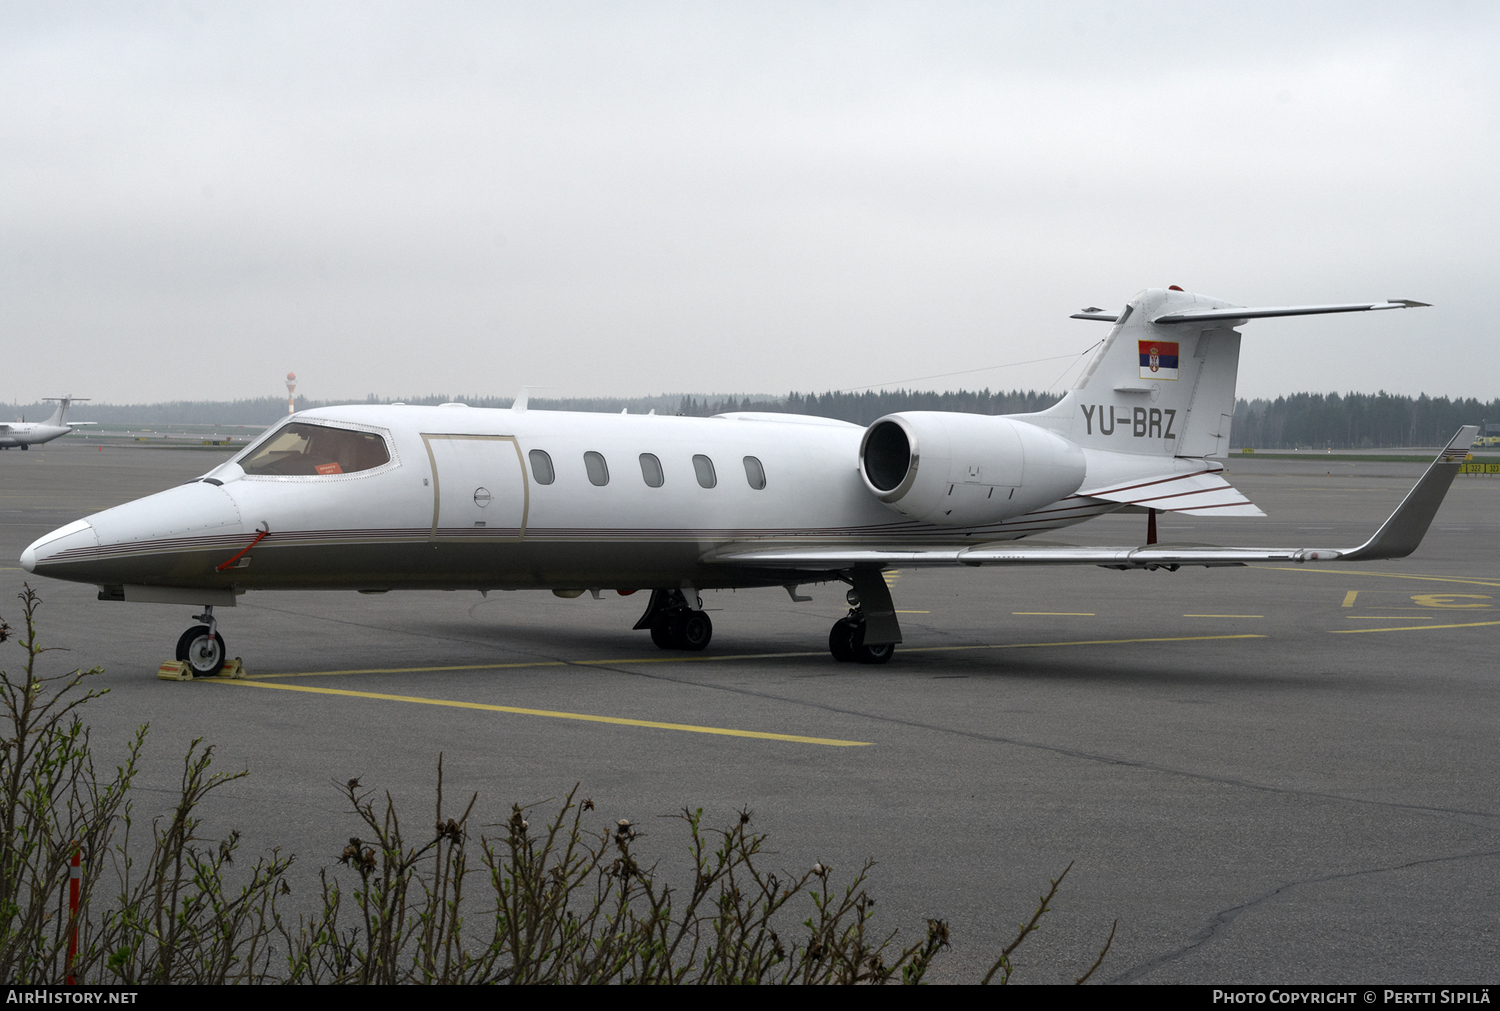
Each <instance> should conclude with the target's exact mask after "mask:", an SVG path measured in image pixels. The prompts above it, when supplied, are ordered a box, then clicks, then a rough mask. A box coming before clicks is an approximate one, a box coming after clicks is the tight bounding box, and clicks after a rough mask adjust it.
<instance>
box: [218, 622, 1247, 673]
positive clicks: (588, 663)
mask: <svg viewBox="0 0 1500 1011" xmlns="http://www.w3.org/2000/svg"><path fill="white" fill-rule="evenodd" d="M1264 638H1266V636H1264V635H1252V634H1248V633H1246V634H1240V635H1178V636H1163V637H1159V638H1149V639H1144V638H1143V639H1077V640H1072V641H1068V642H1003V643H985V644H982V645H972V646H914V647H912V648H910V649H903V650H901V652H902V653H903V654H906V653H951V652H955V651H964V650H980V649H1042V648H1045V647H1048V646H1124V645H1129V644H1131V643H1145V642H1203V641H1204V640H1208V639H1264ZM827 655H828V653H827V651H826V650H805V651H801V652H796V653H732V654H726V655H723V656H680V655H679V656H661V657H657V656H648V657H631V658H628V659H623V660H523V661H521V662H519V663H469V664H456V665H453V666H447V667H361V668H356V669H350V670H310V671H298V672H295V673H291V674H253V675H250V676H249V677H246V678H243V679H236V680H243V681H270V680H273V679H275V680H280V679H281V678H308V677H331V676H337V675H343V674H431V673H440V672H443V671H462V670H515V669H517V668H528V667H617V666H624V665H626V664H644V663H715V662H722V661H726V660H779V659H783V658H786V657H803V656H827Z"/></svg>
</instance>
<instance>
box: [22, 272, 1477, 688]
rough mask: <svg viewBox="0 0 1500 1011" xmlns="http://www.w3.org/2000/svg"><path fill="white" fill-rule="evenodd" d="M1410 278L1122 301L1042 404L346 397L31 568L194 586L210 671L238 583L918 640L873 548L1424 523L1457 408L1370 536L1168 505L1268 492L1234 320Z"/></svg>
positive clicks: (1125, 556)
mask: <svg viewBox="0 0 1500 1011" xmlns="http://www.w3.org/2000/svg"><path fill="white" fill-rule="evenodd" d="M1421 304H1423V303H1419V302H1401V301H1392V302H1376V303H1368V302H1366V303H1359V304H1353V305H1322V306H1295V307H1283V308H1271V309H1246V308H1241V307H1235V306H1231V305H1229V304H1228V303H1226V302H1222V301H1219V300H1216V299H1211V298H1205V297H1203V296H1201V295H1193V294H1189V293H1187V292H1184V291H1182V290H1181V289H1178V288H1175V287H1174V288H1169V289H1153V290H1149V291H1144V292H1142V293H1140V294H1139V295H1137V296H1136V297H1135V298H1133V299H1131V300H1130V302H1129V304H1127V305H1126V307H1125V308H1124V310H1123V311H1121V312H1120V313H1119V314H1118V316H1116V315H1113V314H1108V313H1104V312H1101V311H1100V310H1097V309H1089V310H1085V311H1084V312H1082V313H1079V314H1078V317H1079V318H1083V319H1099V320H1107V321H1109V322H1112V323H1113V324H1114V326H1113V327H1112V328H1111V330H1110V332H1109V336H1108V338H1107V339H1106V340H1105V341H1104V342H1103V345H1102V346H1101V347H1100V348H1099V350H1098V351H1097V352H1096V353H1095V355H1094V356H1093V358H1092V360H1091V361H1090V363H1089V365H1088V367H1087V369H1086V370H1085V371H1084V373H1083V375H1082V377H1081V378H1080V379H1079V380H1078V382H1077V383H1076V384H1075V385H1074V387H1073V389H1072V390H1071V391H1069V392H1068V394H1067V395H1066V396H1065V397H1063V399H1062V400H1061V401H1060V402H1059V403H1058V404H1056V405H1055V406H1053V407H1051V408H1049V409H1047V410H1045V411H1041V412H1039V413H1036V414H1020V415H1009V416H985V415H973V414H945V413H936V412H927V411H911V412H902V413H899V414H892V415H888V416H886V417H884V418H881V419H879V420H878V421H876V422H875V423H874V424H872V425H870V426H869V427H868V428H860V427H858V426H856V425H850V424H846V423H844V422H839V421H831V420H828V419H825V418H813V417H805V416H799V415H788V414H749V413H744V414H724V415H720V416H718V417H714V418H680V417H657V416H653V415H625V416H621V415H607V414H575V413H558V412H550V411H528V410H526V400H525V396H524V394H523V396H522V397H521V398H520V399H519V400H518V401H517V402H516V404H515V405H514V406H513V407H511V408H510V409H508V410H478V409H470V408H467V407H466V406H465V405H463V404H445V405H443V406H441V407H408V406H403V405H398V404H392V405H388V406H355V407H338V408H320V409H318V410H312V411H304V412H302V413H300V414H297V415H294V416H292V417H290V418H288V419H287V420H286V421H285V422H284V423H283V424H282V425H280V426H279V427H277V428H275V429H273V430H271V431H269V432H268V433H267V434H266V435H265V436H264V437H263V438H261V439H260V440H259V441H257V442H255V443H253V444H252V445H250V446H248V447H246V448H245V449H244V450H243V451H242V452H240V453H239V454H238V455H236V456H235V457H234V458H233V459H232V460H230V461H229V462H227V463H224V464H222V465H220V466H218V467H216V468H214V469H213V470H211V471H209V472H208V473H207V474H206V475H204V476H203V477H201V478H198V479H196V480H194V481H192V482H190V483H188V484H185V485H182V486H181V487H177V488H172V489H170V490H168V491H164V492H161V493H159V494H156V495H152V496H150V497H148V498H144V499H140V500H138V501H135V502H129V503H126V504H125V505H121V506H116V507H115V508H113V509H106V510H104V511H103V512H99V513H95V514H93V515H92V516H88V517H85V518H84V519H81V520H77V521H75V522H73V523H70V524H68V525H67V526H65V527H62V528H60V529H58V530H54V531H53V532H52V533H50V534H48V535H47V536H45V537H43V538H41V539H40V540H38V541H36V543H34V544H32V545H31V546H30V547H28V548H27V549H26V550H25V552H24V553H23V554H22V555H21V564H22V565H23V566H24V567H25V568H26V570H27V571H29V572H35V573H37V574H40V575H47V576H53V577H56V578H59V579H69V580H75V581H79V582H88V583H97V584H99V587H100V592H99V597H100V599H102V600H126V601H147V602H157V603H182V604H201V605H204V612H203V614H201V615H196V616H195V620H197V621H200V622H202V624H199V625H196V626H195V627H193V628H190V629H188V631H187V632H185V633H184V634H183V636H182V638H181V640H180V641H179V642H178V647H177V656H178V659H181V660H187V661H188V662H189V664H190V665H191V667H192V669H193V670H194V672H196V673H197V674H199V675H212V674H215V673H217V672H218V671H219V670H220V669H221V667H222V665H223V663H224V657H225V652H224V640H223V638H222V637H221V636H220V635H219V632H218V623H217V621H216V619H215V618H214V616H213V608H214V607H215V606H220V605H232V604H233V603H234V601H235V597H236V596H237V595H238V594H241V593H243V592H245V591H246V590H273V589H350V590H359V591H361V592H365V593H384V592H386V591H388V590H398V589H445V590H457V589H474V590H480V591H485V592H487V591H489V590H497V589H504V590H516V589H550V590H552V591H553V592H554V593H556V594H558V595H559V596H578V595H580V594H581V593H583V592H584V591H585V590H590V591H592V592H593V593H594V594H595V595H596V596H597V595H598V594H599V593H600V592H601V591H602V590H606V589H613V590H617V591H619V592H621V593H629V592H632V591H634V590H637V589H650V590H651V591H652V593H651V601H650V604H649V606H648V607H647V608H646V611H645V613H644V614H643V615H642V616H641V619H640V621H639V622H637V623H636V626H635V627H636V628H638V629H649V630H650V632H651V637H652V639H653V640H654V641H655V642H656V644H657V645H658V646H661V647H662V648H664V649H665V648H677V649H702V648H704V647H705V646H706V645H707V644H708V641H709V637H710V636H711V635H712V626H711V624H710V622H709V619H708V616H707V615H706V614H704V613H703V611H702V603H701V601H700V599H699V596H698V591H699V590H702V589H709V588H728V587H751V586H784V587H785V588H786V589H787V592H788V593H789V594H791V596H792V597H793V599H807V598H805V597H803V598H799V597H798V595H797V592H796V588H797V587H798V586H799V585H802V584H807V583H817V582H828V581H842V582H846V583H848V584H850V586H851V590H850V592H849V594H848V597H849V603H850V604H851V605H852V606H851V610H850V612H849V614H848V616H847V617H845V618H843V619H841V620H840V621H839V622H838V623H837V624H835V625H834V627H833V629H832V631H831V632H830V633H829V647H830V650H831V652H832V653H833V655H834V656H835V657H837V658H838V659H840V660H858V661H861V662H864V663H883V662H885V661H886V660H888V659H889V658H890V657H891V655H892V653H893V651H894V648H895V644H897V643H899V642H900V641H901V632H900V628H899V626H898V624H897V620H896V612H895V606H894V604H893V603H892V600H891V595H890V591H889V590H888V589H887V587H886V584H885V581H884V580H883V579H882V578H881V575H880V573H881V570H882V569H884V568H886V567H889V566H892V565H901V566H916V565H967V566H979V565H1047V564H1074V565H1101V566H1105V567H1108V568H1116V569H1141V568H1146V569H1157V568H1167V569H1170V570H1175V569H1177V568H1178V567H1179V566H1182V565H1207V566H1221V565H1243V564H1245V563H1247V562H1264V561H1290V562H1310V561H1330V560H1335V559H1339V560H1343V561H1366V560H1369V559H1376V558H1400V557H1403V556H1405V555H1407V554H1409V553H1411V551H1412V550H1413V549H1415V548H1416V546H1417V544H1418V543H1419V542H1420V541H1421V539H1422V536H1423V535H1424V534H1425V533H1426V531H1427V527H1428V524H1429V523H1430V522H1431V520H1432V517H1433V515H1434V514H1435V513H1436V511H1437V508H1438V506H1439V504H1440V503H1441V502H1442V499H1443V496H1444V494H1445V493H1446V491H1447V489H1448V486H1449V484H1450V483H1451V482H1452V480H1453V476H1454V474H1455V473H1457V471H1458V463H1459V461H1461V460H1462V459H1463V458H1464V456H1465V453H1466V451H1467V449H1468V446H1469V443H1470V442H1471V441H1472V440H1473V438H1474V429H1473V428H1465V429H1462V430H1461V431H1460V432H1459V433H1458V434H1457V435H1456V436H1455V437H1454V439H1453V441H1452V442H1450V443H1449V444H1448V446H1447V448H1445V449H1444V450H1443V452H1442V454H1441V455H1440V456H1439V457H1438V459H1437V461H1436V462H1435V463H1434V464H1433V465H1432V466H1431V467H1430V468H1429V469H1428V471H1427V472H1426V474H1425V475H1424V476H1423V477H1422V479H1421V480H1420V481H1419V482H1418V483H1417V486H1416V487H1415V488H1414V489H1413V491H1412V492H1411V493H1410V494H1409V495H1408V496H1407V497H1406V499H1405V501H1403V502H1402V503H1401V505H1400V507H1399V508H1397V510H1396V512H1395V513H1394V514H1393V515H1392V516H1391V517H1390V519H1388V520H1387V521H1386V522H1385V524H1384V525H1383V526H1381V528H1380V529H1379V531H1377V532H1376V533H1375V535H1374V536H1373V537H1371V538H1370V539H1369V540H1368V541H1366V542H1365V543H1364V544H1362V545H1359V546H1358V547H1354V548H1340V549H1335V548H1317V547H1315V548H1307V547H1301V548H1247V547H1225V548H1213V547H1171V546H1167V545H1160V544H1156V543H1155V536H1154V527H1155V512H1156V511H1160V510H1167V511H1172V512H1180V513H1187V514H1189V515H1194V516H1211V515H1230V516H1260V515H1263V513H1261V511H1260V510H1259V509H1257V508H1256V507H1255V506H1254V505H1252V504H1251V503H1250V502H1249V501H1248V500H1247V499H1246V498H1245V497H1244V496H1243V495H1241V494H1240V493H1239V492H1238V491H1236V490H1235V489H1234V488H1233V487H1232V486H1231V485H1230V484H1229V483H1228V482H1227V481H1226V480H1225V479H1224V477H1223V475H1222V471H1223V469H1224V468H1223V466H1222V464H1220V463H1218V462H1216V461H1215V460H1214V457H1216V456H1220V455H1222V454H1223V453H1224V452H1225V451H1226V450H1227V448H1228V445H1229V425H1230V420H1231V417H1232V415H1233V413H1234V402H1235V401H1234V390H1235V372H1236V369H1237V366H1238V361H1239V351H1240V334H1239V333H1237V332H1236V331H1235V330H1234V329H1233V327H1234V326H1236V325H1238V324H1240V323H1243V322H1245V321H1246V320H1248V319H1254V318H1258V317H1263V316H1296V315H1310V314H1316V313H1327V312H1359V311H1364V310H1376V309H1399V308H1406V307H1409V306H1416V305H1421ZM1122 509H1131V510H1134V511H1137V512H1148V513H1149V514H1150V518H1149V519H1148V536H1147V538H1146V543H1145V544H1144V545H1126V546H1120V547H1073V546H1066V545H1051V544H1037V543H1033V542H1031V541H1029V540H1025V539H1026V538H1029V537H1030V536H1031V535H1033V534H1038V533H1043V532H1046V531H1051V530H1057V529H1059V528H1061V527H1067V526H1072V525H1073V524H1076V523H1081V522H1083V521H1084V520H1087V519H1090V518H1092V517H1095V516H1099V515H1101V514H1103V513H1108V512H1116V511H1119V510H1122Z"/></svg>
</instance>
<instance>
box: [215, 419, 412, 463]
mask: <svg viewBox="0 0 1500 1011" xmlns="http://www.w3.org/2000/svg"><path fill="white" fill-rule="evenodd" d="M390 461H391V454H390V451H389V450H388V449H387V448H386V444H385V440H384V439H383V438H381V437H380V436H378V435H376V434H374V433H373V432H356V431H352V430H350V429H347V428H329V427H327V426H325V425H311V424H308V423H307V422H305V421H296V422H293V423H292V424H290V425H285V426H283V427H282V428H281V429H280V430H278V431H277V432H276V434H274V435H272V436H271V437H270V438H269V439H267V440H266V441H265V442H264V443H262V444H261V447H260V448H259V449H257V450H256V451H255V452H254V453H252V454H251V455H250V456H249V458H247V459H245V460H243V461H241V463H240V467H241V468H242V469H243V470H244V472H245V473H246V474H265V475H274V476H288V475H318V474H325V475H326V474H356V473H358V472H359V471H362V470H374V469H375V468H376V467H381V466H384V465H385V464H387V463H390Z"/></svg>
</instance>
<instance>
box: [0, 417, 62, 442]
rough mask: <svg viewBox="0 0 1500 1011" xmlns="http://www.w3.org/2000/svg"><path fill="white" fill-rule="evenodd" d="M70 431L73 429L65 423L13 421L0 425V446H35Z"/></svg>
mask: <svg viewBox="0 0 1500 1011" xmlns="http://www.w3.org/2000/svg"><path fill="white" fill-rule="evenodd" d="M71 431H73V429H72V428H70V427H69V426H67V425H51V424H47V423H45V422H41V421H13V422H11V423H10V424H8V425H4V426H0V448H5V449H13V448H15V447H17V446H35V445H37V444H39V443H43V442H51V441H52V440H53V439H56V438H60V437H61V436H64V435H67V434H68V433H69V432H71Z"/></svg>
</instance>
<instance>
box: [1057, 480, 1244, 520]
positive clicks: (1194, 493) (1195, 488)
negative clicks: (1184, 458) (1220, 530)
mask: <svg viewBox="0 0 1500 1011" xmlns="http://www.w3.org/2000/svg"><path fill="white" fill-rule="evenodd" d="M1078 494H1079V495H1080V496H1082V497H1084V498H1097V499H1103V500H1104V501H1106V502H1122V503H1124V504H1125V505H1133V506H1140V507H1141V508H1142V509H1156V510H1158V511H1165V512H1174V513H1185V514H1187V515H1188V516H1264V515H1265V513H1263V512H1261V511H1260V509H1259V508H1258V507H1257V506H1256V505H1255V503H1253V502H1251V501H1250V500H1249V499H1247V498H1246V497H1245V496H1244V495H1243V494H1241V493H1240V491H1239V489H1238V488H1236V487H1235V486H1234V485H1232V484H1230V483H1229V482H1228V481H1226V480H1224V478H1223V477H1222V476H1221V475H1220V473H1219V471H1216V470H1211V471H1204V470H1200V471H1196V472H1194V473H1191V474H1166V475H1162V476H1158V477H1148V478H1143V479H1139V480H1134V481H1128V482H1125V483H1124V484H1115V485H1109V486H1106V487H1103V488H1095V489H1092V490H1085V491H1080V492H1079V493H1078Z"/></svg>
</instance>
